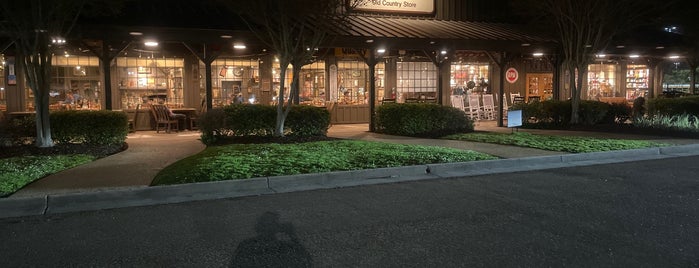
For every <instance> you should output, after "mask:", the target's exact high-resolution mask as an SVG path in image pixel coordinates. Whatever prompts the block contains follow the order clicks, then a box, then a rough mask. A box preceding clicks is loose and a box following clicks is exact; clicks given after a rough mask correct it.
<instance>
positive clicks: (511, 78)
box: [505, 68, 519, 84]
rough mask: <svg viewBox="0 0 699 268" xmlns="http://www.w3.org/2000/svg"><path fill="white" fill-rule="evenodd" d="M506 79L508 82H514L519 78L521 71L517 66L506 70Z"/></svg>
mask: <svg viewBox="0 0 699 268" xmlns="http://www.w3.org/2000/svg"><path fill="white" fill-rule="evenodd" d="M505 79H506V80H507V82H508V83H510V84H514V83H515V82H517V79H519V72H517V69H515V68H509V69H507V71H505Z"/></svg>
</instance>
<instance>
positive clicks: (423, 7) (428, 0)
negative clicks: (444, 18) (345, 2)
mask: <svg viewBox="0 0 699 268" xmlns="http://www.w3.org/2000/svg"><path fill="white" fill-rule="evenodd" d="M355 1H360V3H358V4H357V7H356V9H357V10H364V11H376V12H393V13H395V12H400V13H413V14H431V13H432V12H434V0H404V1H395V0H363V1H362V0H355Z"/></svg>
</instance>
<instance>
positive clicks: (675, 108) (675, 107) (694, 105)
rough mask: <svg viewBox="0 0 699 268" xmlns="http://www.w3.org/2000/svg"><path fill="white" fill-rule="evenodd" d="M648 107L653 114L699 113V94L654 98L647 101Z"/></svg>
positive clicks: (649, 112)
mask: <svg viewBox="0 0 699 268" xmlns="http://www.w3.org/2000/svg"><path fill="white" fill-rule="evenodd" d="M646 108H647V109H648V111H647V112H648V114H649V115H651V116H654V115H666V116H670V117H672V116H676V115H683V114H689V115H699V96H689V97H680V98H652V99H649V100H647V101H646Z"/></svg>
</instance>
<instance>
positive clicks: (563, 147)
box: [444, 132, 665, 153]
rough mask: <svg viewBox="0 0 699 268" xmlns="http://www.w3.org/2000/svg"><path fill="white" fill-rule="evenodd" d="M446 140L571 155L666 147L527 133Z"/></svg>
mask: <svg viewBox="0 0 699 268" xmlns="http://www.w3.org/2000/svg"><path fill="white" fill-rule="evenodd" d="M444 138H445V139H450V140H462V141H474V142H485V143H495V144H504V145H515V146H521V147H530V148H536V149H542V150H549V151H559V152H569V153H591V152H602V151H614V150H629V149H640V148H649V147H658V146H665V144H662V143H656V142H651V141H643V140H618V139H598V138H589V137H575V136H551V135H536V134H530V133H525V132H516V133H511V134H509V133H491V132H487V133H484V132H475V133H466V134H455V135H449V136H446V137H444Z"/></svg>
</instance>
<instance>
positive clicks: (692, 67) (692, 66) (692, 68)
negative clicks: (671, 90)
mask: <svg viewBox="0 0 699 268" xmlns="http://www.w3.org/2000/svg"><path fill="white" fill-rule="evenodd" d="M696 83H697V63H696V62H691V63H689V93H691V94H697V93H698V92H697V88H696V86H695V84H696Z"/></svg>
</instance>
